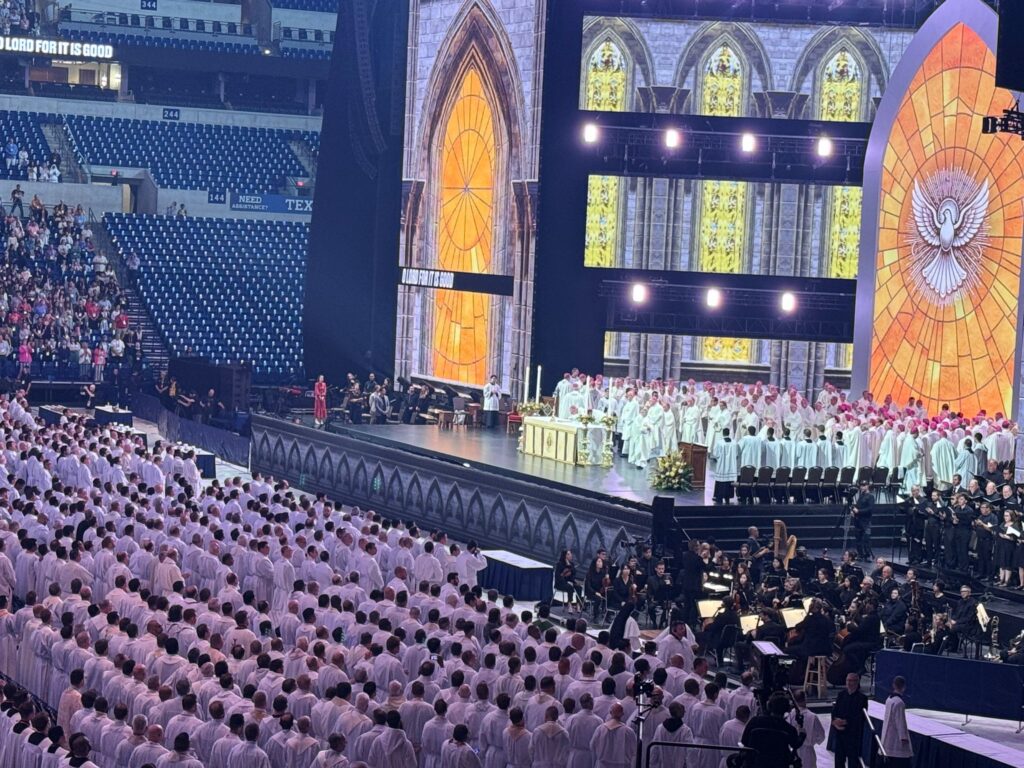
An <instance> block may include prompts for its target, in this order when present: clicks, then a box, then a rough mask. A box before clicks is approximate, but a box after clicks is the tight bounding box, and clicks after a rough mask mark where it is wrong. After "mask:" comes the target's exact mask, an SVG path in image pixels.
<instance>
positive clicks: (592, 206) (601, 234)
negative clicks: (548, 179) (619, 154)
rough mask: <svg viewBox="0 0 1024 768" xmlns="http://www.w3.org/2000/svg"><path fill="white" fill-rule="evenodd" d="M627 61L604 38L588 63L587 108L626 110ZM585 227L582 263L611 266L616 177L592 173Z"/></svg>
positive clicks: (616, 223)
mask: <svg viewBox="0 0 1024 768" xmlns="http://www.w3.org/2000/svg"><path fill="white" fill-rule="evenodd" d="M626 75H627V68H626V60H625V57H623V55H622V51H621V50H619V47H618V46H617V45H616V44H615V43H614V42H612V41H611V40H605V41H604V42H603V43H601V44H600V45H599V46H597V48H595V49H594V53H593V54H591V56H590V62H589V64H588V65H587V82H586V101H585V107H586V109H592V110H596V111H602V112H622V111H624V110H625V109H626V87H627V85H626V83H627V77H626ZM586 226H587V230H586V241H585V245H584V249H583V263H584V265H585V266H588V267H614V266H615V262H616V258H617V256H618V253H617V245H618V233H619V178H618V177H617V176H591V177H590V179H589V181H588V182H587V225H586Z"/></svg>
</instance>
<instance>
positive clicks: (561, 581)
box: [555, 549, 583, 611]
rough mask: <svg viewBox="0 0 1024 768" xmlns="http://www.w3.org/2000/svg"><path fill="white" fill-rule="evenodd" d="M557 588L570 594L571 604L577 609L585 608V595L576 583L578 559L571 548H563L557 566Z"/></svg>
mask: <svg viewBox="0 0 1024 768" xmlns="http://www.w3.org/2000/svg"><path fill="white" fill-rule="evenodd" d="M555 589H557V590H559V591H562V592H565V593H566V594H567V595H568V596H569V606H570V607H571V608H574V609H575V610H576V611H580V610H582V608H583V595H582V594H581V593H580V588H579V585H578V584H577V583H576V560H575V558H574V557H573V554H572V550H571V549H563V550H562V554H561V555H560V556H559V558H558V564H557V565H556V566H555Z"/></svg>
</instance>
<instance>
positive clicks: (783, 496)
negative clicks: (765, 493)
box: [772, 467, 790, 504]
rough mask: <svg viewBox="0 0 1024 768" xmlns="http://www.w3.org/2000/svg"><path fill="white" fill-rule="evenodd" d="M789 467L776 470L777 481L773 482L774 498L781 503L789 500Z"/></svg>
mask: <svg viewBox="0 0 1024 768" xmlns="http://www.w3.org/2000/svg"><path fill="white" fill-rule="evenodd" d="M789 477H790V470H789V467H779V468H778V469H776V470H775V482H774V483H772V498H773V499H775V501H777V502H778V503H779V504H785V503H787V502H788V501H789Z"/></svg>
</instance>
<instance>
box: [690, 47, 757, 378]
mask: <svg viewBox="0 0 1024 768" xmlns="http://www.w3.org/2000/svg"><path fill="white" fill-rule="evenodd" d="M701 114H705V115H714V116H716V117H739V116H740V115H742V114H743V68H742V67H741V66H740V60H739V57H738V56H736V54H735V53H734V52H733V50H732V48H730V47H729V46H728V45H722V46H719V48H718V49H717V50H715V52H714V53H713V54H712V55H711V57H710V58H709V59H708V62H707V64H706V65H705V67H704V72H703V74H702V79H701ZM746 203H747V185H746V183H745V182H742V181H705V182H702V183H701V192H700V225H699V230H698V231H699V237H698V242H697V269H699V270H700V271H701V272H724V273H728V274H736V273H738V272H741V271H742V270H743V254H744V252H745V250H746V239H747V216H746ZM752 349H753V345H752V343H751V341H750V339H730V338H719V337H712V336H709V337H706V338H704V340H703V342H702V345H701V351H702V355H701V356H702V357H703V359H705V360H710V361H714V362H723V363H744V362H748V361H749V360H750V354H751V350H752Z"/></svg>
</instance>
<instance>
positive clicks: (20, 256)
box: [0, 188, 141, 382]
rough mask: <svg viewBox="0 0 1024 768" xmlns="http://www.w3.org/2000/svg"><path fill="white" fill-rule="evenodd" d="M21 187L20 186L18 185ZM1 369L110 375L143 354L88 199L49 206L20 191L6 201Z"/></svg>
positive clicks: (97, 377)
mask: <svg viewBox="0 0 1024 768" xmlns="http://www.w3.org/2000/svg"><path fill="white" fill-rule="evenodd" d="M19 191H20V188H15V192H16V193H17V192H19ZM0 216H2V217H3V219H2V222H3V223H2V225H0V226H2V232H0V235H2V238H3V242H4V246H5V248H4V254H3V258H2V260H0V315H2V322H0V372H2V374H3V376H4V377H6V378H15V377H26V376H40V375H42V376H60V377H65V376H66V377H68V378H70V379H72V380H76V379H81V380H94V381H97V382H99V381H103V380H104V379H105V378H110V376H111V375H114V372H115V371H117V373H118V374H120V373H121V372H122V371H125V370H128V371H130V370H131V369H132V368H133V366H134V365H135V364H136V362H137V361H138V360H139V358H140V356H141V349H140V340H139V338H138V334H137V332H136V331H135V330H133V329H132V328H131V327H130V325H129V322H128V315H127V314H126V313H125V306H124V302H123V299H122V296H121V292H120V290H119V287H118V284H117V281H116V279H115V277H114V274H113V272H112V270H110V269H109V265H108V262H107V258H106V256H105V255H104V254H103V253H102V252H97V251H96V249H95V248H94V246H93V242H92V230H91V228H90V225H89V222H88V220H87V217H86V215H85V213H84V211H83V210H82V207H81V206H78V207H76V208H74V209H73V208H71V207H70V206H68V205H66V204H65V203H64V202H60V203H58V204H57V205H55V206H54V207H53V208H52V210H50V211H47V209H46V206H45V205H44V204H43V202H42V201H41V200H40V199H39V197H38V196H34V197H33V198H32V200H31V202H30V203H29V204H28V206H27V210H26V206H25V205H24V203H23V201H22V199H21V197H20V196H18V195H17V194H16V195H15V196H13V197H12V204H11V207H10V211H9V212H8V211H5V210H4V209H3V208H2V207H0Z"/></svg>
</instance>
